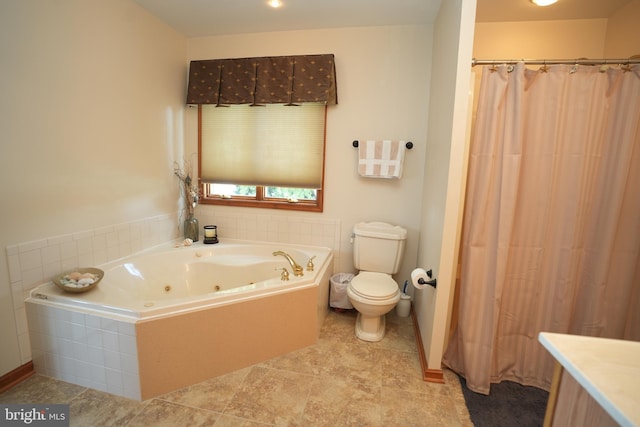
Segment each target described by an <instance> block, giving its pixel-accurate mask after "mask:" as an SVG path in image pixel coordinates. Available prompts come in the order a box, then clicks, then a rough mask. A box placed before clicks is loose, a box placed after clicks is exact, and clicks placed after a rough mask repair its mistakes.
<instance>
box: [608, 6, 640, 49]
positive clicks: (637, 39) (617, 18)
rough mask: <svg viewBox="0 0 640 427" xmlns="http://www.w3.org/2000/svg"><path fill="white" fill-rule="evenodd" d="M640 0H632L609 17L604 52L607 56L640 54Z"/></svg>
mask: <svg viewBox="0 0 640 427" xmlns="http://www.w3.org/2000/svg"><path fill="white" fill-rule="evenodd" d="M639 22H640V0H632V1H630V2H629V3H627V4H626V5H625V6H624V7H622V8H620V10H617V11H616V12H615V13H614V14H613V15H611V16H610V17H609V22H608V24H607V38H606V42H605V46H604V53H605V56H606V57H607V58H628V57H630V56H633V55H640V36H639V35H638V23H639Z"/></svg>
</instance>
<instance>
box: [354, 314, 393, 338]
mask: <svg viewBox="0 0 640 427" xmlns="http://www.w3.org/2000/svg"><path fill="white" fill-rule="evenodd" d="M385 325H386V319H385V316H384V314H383V315H382V316H363V315H362V313H360V312H358V317H357V318H356V337H358V338H360V339H361V340H363V341H371V342H376V341H380V340H381V339H382V338H383V337H384V331H385Z"/></svg>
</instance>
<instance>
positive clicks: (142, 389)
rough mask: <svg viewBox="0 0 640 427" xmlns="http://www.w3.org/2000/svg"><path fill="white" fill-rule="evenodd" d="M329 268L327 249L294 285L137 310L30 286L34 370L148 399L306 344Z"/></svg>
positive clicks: (322, 312) (322, 303)
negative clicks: (145, 313)
mask: <svg viewBox="0 0 640 427" xmlns="http://www.w3.org/2000/svg"><path fill="white" fill-rule="evenodd" d="M229 247H230V248H233V245H230V246H229ZM249 247H250V246H249ZM221 249H222V248H221ZM258 249H260V248H258ZM223 251H224V250H223ZM160 255H162V253H161V254H160ZM332 270H333V264H332V258H331V255H329V258H327V260H326V261H325V262H323V263H322V267H320V268H319V269H316V271H315V272H314V275H313V276H309V279H308V280H307V281H306V282H305V281H303V282H301V283H300V285H296V282H295V281H292V282H291V283H292V286H291V287H285V288H279V287H274V288H266V289H268V290H269V293H259V294H251V293H250V291H248V292H245V293H243V292H239V293H233V294H229V295H232V296H233V299H230V300H221V302H216V300H215V297H213V298H212V299H210V300H207V299H204V300H203V301H202V302H201V303H200V306H194V307H189V308H186V309H185V308H181V307H179V306H177V307H178V308H174V309H172V311H171V312H168V313H165V312H162V314H158V315H153V316H150V317H141V318H137V317H136V316H133V315H131V316H129V315H125V314H118V313H113V312H107V311H97V310H93V309H90V306H89V305H82V304H77V305H71V304H72V303H73V301H67V300H64V299H60V301H54V299H53V298H49V299H42V297H43V296H44V295H43V294H40V293H37V294H36V297H33V298H29V299H28V300H27V301H26V308H27V314H28V324H29V333H30V335H31V341H32V354H33V361H34V366H35V370H36V372H40V373H44V374H46V375H48V376H53V377H55V378H59V379H62V380H65V381H68V382H71V383H74V384H78V385H84V386H88V387H92V388H95V389H98V390H101V391H107V392H109V393H113V394H116V395H119V396H124V397H128V398H133V399H148V398H151V397H154V396H157V395H159V394H162V393H166V392H168V391H171V390H175V389H178V388H181V387H185V386H187V385H189V384H193V383H196V382H200V381H202V380H204V379H207V378H210V377H212V376H215V375H221V374H223V373H226V372H230V371H232V370H236V369H239V368H242V367H246V366H248V365H251V364H254V363H258V362H260V361H263V360H266V359H269V358H272V357H275V356H278V355H282V354H285V353H287V352H290V351H293V350H296V349H299V348H302V347H306V346H308V345H311V344H313V343H315V342H316V340H317V339H318V335H319V332H320V327H321V325H322V323H323V320H324V318H325V316H326V313H327V311H328V303H327V302H328V299H329V279H330V277H331V274H332ZM273 274H274V275H277V272H274V273H273ZM43 292H44V291H43ZM58 292H59V291H58ZM98 310H99V308H98Z"/></svg>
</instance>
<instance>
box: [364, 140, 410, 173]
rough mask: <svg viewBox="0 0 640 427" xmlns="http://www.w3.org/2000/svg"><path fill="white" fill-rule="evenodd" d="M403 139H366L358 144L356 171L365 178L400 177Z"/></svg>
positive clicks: (403, 148) (402, 159)
mask: <svg viewBox="0 0 640 427" xmlns="http://www.w3.org/2000/svg"><path fill="white" fill-rule="evenodd" d="M404 150H405V143H404V141H388V140H385V141H367V142H365V143H362V142H361V143H360V144H359V146H358V173H359V174H360V175H361V176H364V177H367V178H397V179H400V178H402V163H403V162H404Z"/></svg>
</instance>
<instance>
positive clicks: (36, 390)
mask: <svg viewBox="0 0 640 427" xmlns="http://www.w3.org/2000/svg"><path fill="white" fill-rule="evenodd" d="M356 315H357V312H355V310H346V311H341V312H336V311H333V310H332V311H330V312H329V313H328V315H327V318H326V320H325V322H324V324H323V327H322V330H321V333H320V339H319V341H318V343H316V344H315V345H312V346H309V347H306V348H303V349H300V350H297V351H294V352H291V353H289V354H286V355H283V356H280V357H276V358H274V359H271V360H268V361H265V362H263V363H259V364H257V365H254V366H251V367H248V368H245V369H241V370H238V371H235V372H231V373H229V374H226V375H222V376H219V377H216V378H212V379H210V380H207V381H204V382H201V383H198V384H194V385H191V386H189V387H185V388H183V389H180V390H177V391H174V392H171V393H167V394H165V395H162V396H159V397H157V398H154V399H150V400H147V401H144V402H138V401H135V400H129V399H125V398H122V397H118V396H113V395H109V394H107V393H103V392H100V391H96V390H92V389H88V388H85V387H80V386H76V385H73V384H68V383H66V382H63V381H59V380H56V379H53V378H48V377H45V376H42V375H39V374H36V375H34V376H32V377H31V378H29V379H27V380H25V381H23V382H22V383H20V384H18V385H17V386H15V387H13V388H12V389H10V390H8V391H6V392H4V393H2V394H0V403H69V405H70V415H71V426H83V427H84V426H86V425H91V426H115V425H117V426H123V427H139V426H145V427H146V426H149V425H153V426H154V427H155V426H186V425H188V426H196V427H197V426H213V427H265V426H287V427H322V426H331V427H333V426H341V427H342V426H345V427H346V426H364V427H387V426H408V427H409V426H438V427H441V426H462V427H472V426H473V424H472V423H471V421H470V418H469V412H468V410H467V408H466V405H465V402H464V397H463V395H462V391H461V388H460V382H459V381H458V379H457V376H456V375H455V374H454V373H452V372H451V371H448V370H445V371H444V379H445V384H434V383H427V382H425V381H423V379H422V368H421V366H420V360H419V356H418V351H417V346H416V340H415V334H414V327H413V320H412V319H411V318H401V317H398V316H397V315H396V314H395V312H394V311H392V312H390V313H389V314H387V316H386V319H387V331H386V335H385V337H384V339H383V340H382V341H380V342H375V343H371V342H366V341H362V340H359V339H358V338H356V336H355V331H354V325H355V320H356Z"/></svg>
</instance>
